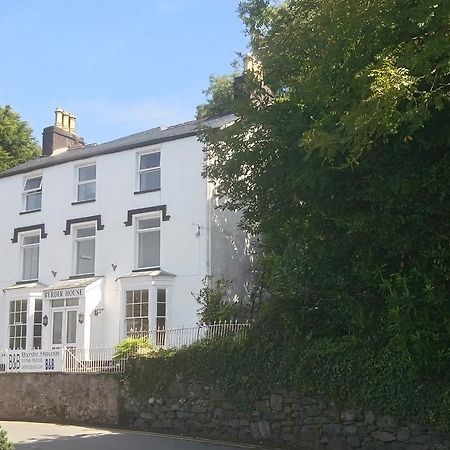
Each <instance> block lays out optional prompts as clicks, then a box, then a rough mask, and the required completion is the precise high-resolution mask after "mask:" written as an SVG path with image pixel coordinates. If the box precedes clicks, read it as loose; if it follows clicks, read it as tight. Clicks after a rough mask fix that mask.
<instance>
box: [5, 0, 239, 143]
mask: <svg viewBox="0 0 450 450" xmlns="http://www.w3.org/2000/svg"><path fill="white" fill-rule="evenodd" d="M238 3H239V1H238V0H72V1H67V0H58V1H57V0H13V1H10V0H0V105H2V106H3V105H6V104H9V105H11V106H12V108H13V109H14V110H15V111H17V112H18V113H20V114H21V116H22V118H23V119H24V120H26V121H27V122H29V124H30V125H31V127H32V128H33V130H34V135H35V137H36V138H37V139H38V141H39V143H40V142H41V132H42V129H43V128H44V127H45V126H48V125H52V124H53V121H54V114H53V111H54V109H55V108H56V107H61V108H63V109H65V110H67V111H70V112H73V113H75V114H76V115H77V132H78V134H80V135H81V136H83V137H84V138H85V140H86V142H88V143H93V142H104V141H107V140H111V139H115V138H118V137H121V136H124V135H127V134H131V133H135V132H139V131H143V130H145V129H148V128H151V127H154V126H159V125H171V124H174V123H178V122H182V121H186V120H191V119H192V118H193V117H194V114H195V107H196V106H197V105H198V104H199V103H202V102H204V95H203V94H202V90H203V89H205V88H206V87H207V86H208V79H209V76H210V75H211V74H224V73H229V72H231V70H232V68H231V63H232V61H233V60H235V59H236V52H243V53H245V52H246V51H247V37H246V36H245V34H244V32H243V25H242V23H241V22H240V19H239V17H238V14H237V12H236V10H237V7H238Z"/></svg>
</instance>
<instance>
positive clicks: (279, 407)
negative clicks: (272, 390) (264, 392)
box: [270, 394, 283, 411]
mask: <svg viewBox="0 0 450 450" xmlns="http://www.w3.org/2000/svg"><path fill="white" fill-rule="evenodd" d="M270 409H271V410H272V411H283V396H282V395H280V394H272V395H271V396H270Z"/></svg>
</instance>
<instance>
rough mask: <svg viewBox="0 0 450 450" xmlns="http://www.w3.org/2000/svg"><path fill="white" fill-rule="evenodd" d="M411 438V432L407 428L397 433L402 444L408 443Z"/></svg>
mask: <svg viewBox="0 0 450 450" xmlns="http://www.w3.org/2000/svg"><path fill="white" fill-rule="evenodd" d="M410 437H411V431H410V430H409V428H407V427H403V428H400V429H399V430H398V431H397V439H398V440H399V441H402V442H408V441H409V438H410Z"/></svg>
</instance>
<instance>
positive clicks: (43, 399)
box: [0, 373, 122, 426]
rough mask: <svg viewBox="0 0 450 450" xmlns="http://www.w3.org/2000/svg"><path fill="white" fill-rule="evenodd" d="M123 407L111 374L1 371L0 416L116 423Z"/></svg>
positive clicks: (77, 422) (17, 418) (36, 419)
mask: <svg viewBox="0 0 450 450" xmlns="http://www.w3.org/2000/svg"><path fill="white" fill-rule="evenodd" d="M121 410H122V408H121V395H120V386H119V383H118V381H117V380H116V378H115V377H113V376H111V375H110V374H105V375H90V374H63V373H54V374H38V373H22V374H0V419H4V420H23V421H35V422H66V423H74V424H75V423H76V424H93V425H103V426H114V425H118V424H119V422H120V416H119V415H120V412H121Z"/></svg>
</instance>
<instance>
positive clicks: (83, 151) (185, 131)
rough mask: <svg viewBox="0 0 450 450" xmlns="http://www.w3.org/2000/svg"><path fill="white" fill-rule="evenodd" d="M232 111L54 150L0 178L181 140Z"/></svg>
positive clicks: (224, 121) (226, 120)
mask: <svg viewBox="0 0 450 450" xmlns="http://www.w3.org/2000/svg"><path fill="white" fill-rule="evenodd" d="M234 118H235V117H234V116H233V115H232V114H227V115H223V116H220V117H215V118H211V119H207V120H200V121H199V120H192V121H190V122H184V123H180V124H178V125H173V126H170V127H167V128H161V127H157V128H151V129H150V130H147V131H143V132H141V133H136V134H131V135H130V136H125V137H122V138H119V139H115V140H113V141H109V142H105V143H103V144H90V145H85V146H83V147H79V148H74V149H71V150H67V151H64V152H62V153H58V154H56V155H51V156H46V157H40V158H36V159H32V160H30V161H27V162H25V163H23V164H19V165H18V166H15V167H12V168H11V169H8V170H5V171H3V172H0V178H6V177H10V176H13V175H17V174H21V173H27V172H32V171H34V170H38V169H43V168H45V167H51V166H56V165H58V164H64V163H66V162H70V161H78V160H82V159H86V158H92V157H95V156H101V155H107V154H109V153H116V152H122V151H125V150H131V149H133V148H139V147H145V146H147V145H154V144H159V143H162V142H169V141H174V140H177V139H183V138H186V137H190V136H195V135H196V134H197V131H198V129H199V128H200V126H209V127H213V128H216V127H217V128H218V127H221V126H223V125H225V124H227V123H229V122H231V121H232V120H234Z"/></svg>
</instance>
